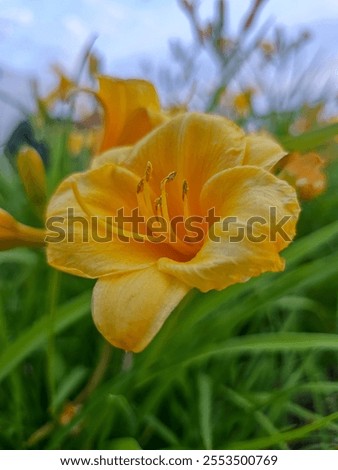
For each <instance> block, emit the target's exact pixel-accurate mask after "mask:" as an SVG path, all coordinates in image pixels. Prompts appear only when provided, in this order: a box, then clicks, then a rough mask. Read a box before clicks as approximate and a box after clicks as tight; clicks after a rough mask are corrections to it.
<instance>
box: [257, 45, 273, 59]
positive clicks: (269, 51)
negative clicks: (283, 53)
mask: <svg viewBox="0 0 338 470" xmlns="http://www.w3.org/2000/svg"><path fill="white" fill-rule="evenodd" d="M259 47H260V48H261V50H262V52H263V54H264V55H265V56H266V57H267V58H269V57H271V56H272V55H273V54H274V52H276V46H275V44H273V43H272V42H270V41H261V42H260V43H259Z"/></svg>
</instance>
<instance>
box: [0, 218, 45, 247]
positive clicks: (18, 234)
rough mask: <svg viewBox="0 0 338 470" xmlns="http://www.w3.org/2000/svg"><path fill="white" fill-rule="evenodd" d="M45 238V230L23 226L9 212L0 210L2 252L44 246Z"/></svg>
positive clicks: (0, 245)
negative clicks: (24, 247) (23, 247)
mask: <svg viewBox="0 0 338 470" xmlns="http://www.w3.org/2000/svg"><path fill="white" fill-rule="evenodd" d="M45 236H46V233H45V231H44V230H42V229H38V228H33V227H29V226H28V225H24V224H21V223H20V222H18V221H17V220H15V219H14V217H13V216H11V215H10V214H9V213H8V212H6V211H5V210H3V209H0V251H3V250H8V249H9V248H15V247H18V246H31V247H39V246H43V245H44V244H45V241H44V240H45Z"/></svg>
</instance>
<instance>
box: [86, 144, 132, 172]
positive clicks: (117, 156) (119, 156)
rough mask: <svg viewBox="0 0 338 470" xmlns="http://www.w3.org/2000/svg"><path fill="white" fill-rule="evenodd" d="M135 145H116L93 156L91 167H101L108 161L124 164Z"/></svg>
mask: <svg viewBox="0 0 338 470" xmlns="http://www.w3.org/2000/svg"><path fill="white" fill-rule="evenodd" d="M132 148H133V147H131V146H130V147H128V146H127V147H116V148H112V149H110V150H107V151H106V152H103V153H101V154H100V155H97V156H95V157H94V158H93V160H92V164H91V168H99V167H100V166H104V165H106V164H107V163H112V164H114V165H122V166H123V163H124V162H125V161H127V159H128V157H129V154H130V151H131V150H132Z"/></svg>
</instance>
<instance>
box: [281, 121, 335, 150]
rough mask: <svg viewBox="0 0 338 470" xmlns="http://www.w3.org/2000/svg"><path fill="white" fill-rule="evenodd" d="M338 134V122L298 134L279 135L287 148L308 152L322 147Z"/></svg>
mask: <svg viewBox="0 0 338 470" xmlns="http://www.w3.org/2000/svg"><path fill="white" fill-rule="evenodd" d="M336 135H338V124H330V125H329V126H325V127H321V128H320V129H315V130H313V131H309V132H304V134H301V135H297V136H287V137H279V141H280V142H281V144H282V145H283V147H284V148H285V149H286V150H289V151H299V152H307V151H310V150H313V149H316V148H318V147H320V146H321V145H324V144H326V143H327V142H329V141H330V140H331V139H333V137H335V136H336Z"/></svg>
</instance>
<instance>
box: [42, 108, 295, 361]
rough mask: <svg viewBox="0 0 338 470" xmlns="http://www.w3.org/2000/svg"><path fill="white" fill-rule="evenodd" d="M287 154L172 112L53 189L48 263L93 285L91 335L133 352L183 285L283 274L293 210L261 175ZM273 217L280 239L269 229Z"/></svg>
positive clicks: (280, 187)
mask: <svg viewBox="0 0 338 470" xmlns="http://www.w3.org/2000/svg"><path fill="white" fill-rule="evenodd" d="M284 155H285V152H284V151H283V150H282V149H281V147H280V146H279V145H278V144H277V143H276V142H275V141H273V140H272V139H271V138H270V137H268V136H266V135H262V134H261V135H257V134H252V135H249V136H246V135H245V134H244V132H243V131H242V130H241V129H240V128H239V127H238V126H236V125H235V124H234V123H232V122H231V121H228V120H227V119H225V118H222V117H216V116H210V115H203V114H194V113H192V114H189V113H188V114H184V115H181V116H178V117H176V118H174V119H172V120H170V121H169V122H167V123H166V124H164V125H162V126H160V127H159V128H158V129H156V130H154V131H153V132H151V133H150V134H149V135H147V136H146V137H145V138H144V139H142V140H141V141H140V142H138V143H137V144H136V145H135V146H134V147H121V148H118V149H113V150H111V151H108V152H106V153H105V154H103V155H102V156H98V157H97V158H96V159H94V160H93V168H92V169H90V170H88V171H86V172H84V173H78V174H75V175H72V176H70V177H69V178H68V179H66V180H65V181H64V182H63V183H61V185H60V187H59V188H58V190H57V191H56V193H55V194H54V196H53V197H52V199H51V202H50V204H49V207H48V211H47V212H48V222H47V226H48V228H49V232H48V237H47V241H48V248H47V254H48V261H49V263H50V264H51V265H52V266H54V267H56V268H58V269H61V270H63V271H65V272H68V273H71V274H75V275H79V276H84V277H90V278H98V281H97V283H96V286H95V289H94V294H93V304H92V305H93V307H92V308H93V317H94V321H95V323H96V325H97V328H98V329H99V331H100V332H101V333H102V334H103V336H104V337H105V338H106V339H107V340H108V341H109V342H110V343H112V344H113V345H115V346H117V347H120V348H123V349H125V350H131V351H135V352H137V351H141V350H142V349H144V348H145V347H146V346H147V344H148V343H149V342H150V341H151V339H152V338H153V337H154V336H155V335H156V333H157V332H158V330H159V329H160V328H161V326H162V324H163V323H164V321H165V320H166V318H167V317H168V315H169V314H170V313H171V312H172V310H173V309H174V308H175V307H176V306H177V304H178V303H179V302H180V301H181V299H182V298H183V297H184V296H185V294H186V293H187V292H188V291H189V290H190V289H192V288H197V289H200V290H201V291H203V292H206V291H209V290H210V289H219V290H220V289H224V288H226V287H227V286H230V285H231V284H234V283H238V282H245V281H247V280H248V279H249V278H251V277H253V276H258V275H259V274H261V273H263V272H265V271H281V270H283V269H284V261H283V260H282V259H281V257H280V256H279V252H280V251H281V250H282V249H283V248H285V247H286V246H287V245H288V244H289V243H290V241H291V239H292V238H293V236H294V234H295V224H296V221H297V217H298V213H299V206H298V202H297V198H296V193H295V191H294V189H293V188H292V187H291V186H290V185H289V184H287V183H286V182H285V181H282V180H281V179H279V178H277V177H276V176H274V175H272V174H271V173H270V171H268V170H270V169H271V167H272V166H273V165H274V164H275V163H276V162H277V161H279V160H280V159H281V158H282V157H283V156H284ZM271 209H273V210H274V211H275V213H277V214H278V218H280V219H282V220H284V222H285V224H284V234H281V233H278V234H277V233H270V232H271V231H272V232H273V231H274V229H273V226H275V223H274V221H273V220H271ZM121 211H122V212H121ZM121 217H123V219H124V220H125V222H126V225H124V224H123V223H122V219H121ZM138 217H140V221H139V219H137V220H136V218H138ZM54 222H55V223H57V230H53V224H54ZM121 223H122V226H121ZM135 224H136V225H135ZM194 224H195V225H194ZM196 224H198V227H196ZM161 231H162V233H160V232H161ZM253 233H254V236H253ZM60 234H61V236H60ZM107 235H108V238H107ZM257 237H258V238H257Z"/></svg>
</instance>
